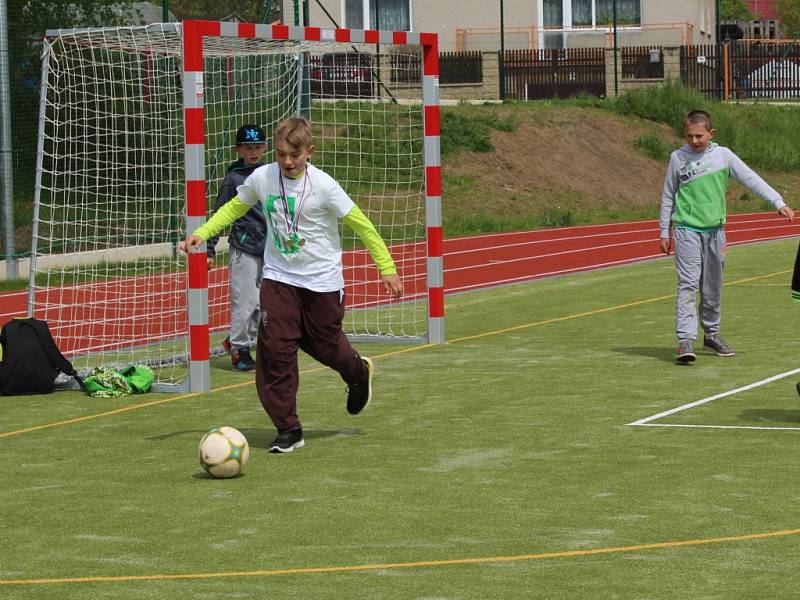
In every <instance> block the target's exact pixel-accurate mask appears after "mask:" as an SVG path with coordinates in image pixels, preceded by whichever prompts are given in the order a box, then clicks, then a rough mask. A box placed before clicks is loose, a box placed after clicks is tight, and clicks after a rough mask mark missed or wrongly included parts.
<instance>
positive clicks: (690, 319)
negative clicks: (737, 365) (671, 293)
mask: <svg viewBox="0 0 800 600" xmlns="http://www.w3.org/2000/svg"><path fill="white" fill-rule="evenodd" d="M673 235H674V238H675V270H676V271H677V275H678V294H677V299H676V301H675V331H676V333H677V335H678V339H679V340H687V339H688V340H695V339H697V309H696V301H695V298H696V296H697V292H698V291H699V292H700V325H701V327H702V328H703V331H704V332H705V335H707V336H712V335H714V334H715V333H719V327H720V321H721V319H722V306H721V300H722V270H723V269H724V267H725V230H724V229H723V228H721V227H720V228H719V229H717V230H715V231H713V232H710V233H698V232H697V231H692V230H690V229H681V228H675V229H674V230H673Z"/></svg>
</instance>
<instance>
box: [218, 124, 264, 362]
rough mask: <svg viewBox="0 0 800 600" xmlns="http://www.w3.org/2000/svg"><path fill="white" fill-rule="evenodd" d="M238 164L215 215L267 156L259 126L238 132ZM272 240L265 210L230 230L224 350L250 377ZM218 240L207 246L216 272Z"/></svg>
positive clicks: (228, 175)
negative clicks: (228, 322) (267, 248)
mask: <svg viewBox="0 0 800 600" xmlns="http://www.w3.org/2000/svg"><path fill="white" fill-rule="evenodd" d="M234 150H235V151H236V154H238V155H239V159H238V160H237V161H236V162H234V163H233V164H232V165H231V166H230V167H228V172H227V173H226V174H225V179H224V180H223V181H222V185H221V186H220V188H219V192H218V193H217V200H216V202H215V203H214V212H216V211H218V210H219V209H220V208H221V207H222V206H223V205H224V204H225V203H226V202H228V200H230V199H231V198H233V197H234V196H235V195H236V188H237V187H238V186H240V185H242V184H243V183H244V180H245V179H247V177H248V176H249V175H250V174H251V173H252V172H253V171H255V170H256V169H257V168H258V167H260V166H262V165H263V164H264V163H263V162H262V158H263V157H264V153H265V152H266V151H267V138H266V135H265V134H264V130H263V129H262V128H261V127H259V126H258V125H253V124H248V125H242V126H241V127H240V128H239V129H238V130H237V131H236V146H235V147H234ZM266 236H267V220H266V218H265V217H264V211H263V210H262V209H261V205H260V204H256V205H255V206H253V207H252V208H251V209H250V210H249V211H248V212H247V214H245V215H244V216H243V217H240V218H239V219H237V220H236V221H235V222H234V223H233V225H231V231H230V234H229V236H228V243H229V245H230V299H231V326H230V332H229V335H228V337H227V338H225V341H224V342H223V346H224V347H225V349H226V350H228V351H229V352H230V353H231V361H232V362H233V367H234V368H235V369H238V370H239V371H251V370H253V369H254V368H255V366H256V365H255V362H254V360H253V356H252V355H251V348H254V347H255V345H256V339H257V337H258V326H259V318H260V310H259V288H260V285H261V268H262V266H263V260H264V244H265V242H266ZM218 241H219V235H215V236H214V237H212V238H210V239H209V240H208V250H207V252H208V266H209V268H211V266H212V264H213V262H214V256H215V255H216V244H217V242H218Z"/></svg>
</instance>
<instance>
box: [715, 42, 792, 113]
mask: <svg viewBox="0 0 800 600" xmlns="http://www.w3.org/2000/svg"><path fill="white" fill-rule="evenodd" d="M723 50H724V51H725V52H724V56H725V59H726V60H725V70H724V76H723V84H724V88H723V97H724V98H725V99H727V98H730V99H744V98H774V99H784V98H798V97H800V42H798V41H794V40H793V41H764V40H758V41H752V42H751V41H732V42H731V43H730V44H728V45H726V46H725V47H723Z"/></svg>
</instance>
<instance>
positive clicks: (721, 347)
mask: <svg viewBox="0 0 800 600" xmlns="http://www.w3.org/2000/svg"><path fill="white" fill-rule="evenodd" d="M703 348H706V349H708V350H710V351H711V352H713V353H714V354H716V355H717V356H736V352H734V351H733V350H732V349H731V347H730V346H728V343H727V342H726V341H725V340H724V339H723V337H722V336H721V335H720V334H718V333H715V334H714V335H712V336H709V337H704V338H703Z"/></svg>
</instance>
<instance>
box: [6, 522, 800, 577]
mask: <svg viewBox="0 0 800 600" xmlns="http://www.w3.org/2000/svg"><path fill="white" fill-rule="evenodd" d="M798 534H800V529H784V530H783V531H769V532H766V533H750V534H745V535H729V536H724V537H713V538H700V539H694V540H677V541H672V542H657V543H653V544H634V545H631V546H612V547H609V548H595V549H592V550H565V551H561V552H542V553H539V554H519V555H516V556H486V557H476V558H452V559H445V560H422V561H415V562H399V563H378V564H366V565H351V566H340V567H298V568H295V569H258V570H255V571H229V572H219V573H183V574H181V573H173V574H160V575H108V576H102V575H99V576H92V577H52V578H46V579H0V585H24V586H29V585H41V584H58V583H114V582H119V581H176V580H186V579H221V578H231V577H274V576H276V575H308V574H312V573H352V572H358V571H383V570H386V569H419V568H429V567H449V566H454V565H477V564H491V563H503V562H522V561H530V560H543V559H548V558H575V557H578V556H597V555H603V554H621V553H625V552H639V551H642V550H661V549H666V548H685V547H691V546H707V545H710V544H724V543H729V542H747V541H752V540H763V539H768V538H778V537H787V536H791V535H798Z"/></svg>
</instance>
